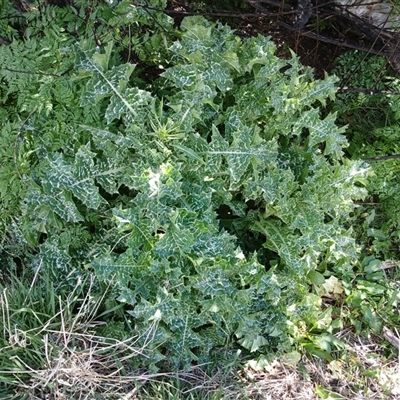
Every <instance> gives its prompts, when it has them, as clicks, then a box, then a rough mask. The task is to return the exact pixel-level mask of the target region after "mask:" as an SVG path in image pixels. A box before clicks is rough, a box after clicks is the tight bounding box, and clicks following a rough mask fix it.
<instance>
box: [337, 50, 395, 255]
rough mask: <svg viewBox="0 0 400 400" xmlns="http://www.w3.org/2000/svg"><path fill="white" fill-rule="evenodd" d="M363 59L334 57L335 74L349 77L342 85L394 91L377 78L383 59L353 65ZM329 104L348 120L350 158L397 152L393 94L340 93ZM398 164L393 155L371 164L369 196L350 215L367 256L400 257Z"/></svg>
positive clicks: (351, 55) (391, 85)
mask: <svg viewBox="0 0 400 400" xmlns="http://www.w3.org/2000/svg"><path fill="white" fill-rule="evenodd" d="M362 59H363V57H362V55H361V54H358V53H345V54H343V55H342V56H341V57H339V59H338V61H337V63H338V66H337V69H336V71H335V72H336V73H337V74H338V75H339V76H340V77H341V78H342V79H346V78H349V79H348V81H347V85H348V86H350V87H361V88H366V89H382V90H386V91H387V92H390V91H394V92H396V91H399V89H400V85H399V80H398V79H396V78H390V77H389V76H385V78H384V79H382V78H380V76H382V75H383V74H384V62H385V61H384V59H382V58H379V57H376V56H370V57H368V58H367V59H366V60H365V61H364V62H362V63H361V64H360V66H359V68H358V69H355V67H354V66H355V65H358V63H360V62H361V61H362ZM351 66H353V67H352V68H350V67H351ZM352 69H353V70H354V71H352ZM349 74H350V75H349ZM333 108H334V110H335V111H337V112H338V114H339V115H340V121H342V122H343V123H347V122H348V123H349V129H348V135H349V137H350V140H351V146H350V147H349V149H348V151H349V154H350V155H351V157H352V158H353V159H360V158H373V157H378V156H387V155H394V154H399V152H400V148H399V146H398V143H399V138H400V136H399V135H400V129H399V121H400V113H399V110H400V101H399V97H398V96H396V95H390V94H386V95H384V94H376V95H367V94H364V93H360V94H351V93H350V94H344V95H339V96H338V100H337V101H336V102H335V103H334V105H333ZM399 166H400V164H399V161H398V160H396V159H392V160H390V159H389V160H383V161H376V162H371V169H372V170H371V176H370V177H369V179H368V186H367V189H368V192H369V198H368V199H367V200H366V203H361V204H360V206H359V207H358V210H357V213H356V215H355V218H354V221H355V222H356V224H355V226H358V228H357V231H358V235H359V237H360V241H361V242H364V247H365V252H366V255H370V254H371V253H372V254H375V256H376V257H377V258H380V259H383V260H390V259H397V258H398V256H399V250H400V247H399V246H400V244H399V232H400V231H399V218H398V215H399V211H400V210H399V202H400V199H399V195H398V193H399V191H400V186H399V185H400V182H399V179H398V177H399ZM361 238H362V239H361ZM365 238H367V240H365Z"/></svg>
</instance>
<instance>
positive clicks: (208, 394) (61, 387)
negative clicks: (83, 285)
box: [0, 290, 400, 400]
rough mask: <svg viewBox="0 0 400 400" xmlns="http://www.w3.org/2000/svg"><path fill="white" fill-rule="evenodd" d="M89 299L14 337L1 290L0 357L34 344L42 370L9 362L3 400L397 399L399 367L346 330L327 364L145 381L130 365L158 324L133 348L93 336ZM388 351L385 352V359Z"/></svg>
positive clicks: (94, 309) (94, 310)
mask: <svg viewBox="0 0 400 400" xmlns="http://www.w3.org/2000/svg"><path fill="white" fill-rule="evenodd" d="M90 292H91V290H89V291H88V292H87V293H86V294H85V296H84V298H83V299H81V300H79V302H78V303H79V307H78V310H77V311H76V312H74V313H71V310H72V309H73V308H74V305H76V298H77V293H76V292H75V291H74V292H73V293H71V295H70V296H69V297H68V298H67V300H66V301H65V302H61V300H59V302H60V304H59V310H60V311H59V312H58V313H57V315H55V316H53V317H51V318H50V319H49V320H48V321H47V323H45V324H44V325H43V326H38V327H37V328H35V329H31V330H29V331H25V332H24V331H21V330H16V328H15V323H14V322H13V320H12V316H10V314H9V311H8V303H9V298H8V296H9V294H7V293H8V292H7V291H6V290H4V291H3V292H2V293H1V299H0V300H1V304H2V316H3V318H2V322H3V335H4V338H6V339H7V343H8V346H6V347H3V348H2V349H0V351H1V352H7V351H9V350H11V351H14V350H16V349H23V350H25V349H27V350H28V349H29V347H30V346H31V347H32V345H33V344H32V343H33V341H32V338H34V339H35V343H36V348H35V349H34V350H35V351H39V352H40V353H41V356H40V358H39V360H40V361H41V365H42V366H41V368H40V369H37V368H33V367H32V366H31V365H29V362H27V361H26V359H22V357H19V356H18V355H13V356H12V357H11V358H10V362H12V363H13V365H18V366H19V369H18V370H15V369H14V370H10V369H8V370H3V371H0V376H1V375H2V376H6V375H8V376H11V378H12V382H13V383H12V385H13V387H14V388H15V395H14V396H10V397H7V398H9V399H21V398H24V399H30V400H43V399H46V400H47V399H48V400H65V399H68V400H89V399H95V398H96V399H120V400H138V399H160V400H161V399H210V400H216V399H238V400H239V399H255V400H258V399H265V400H282V399H284V400H303V399H304V400H314V399H320V398H323V399H348V400H367V399H368V400H370V399H382V400H383V399H386V400H396V399H400V359H392V360H390V361H388V360H387V359H385V356H384V355H385V354H388V353H390V352H388V350H387V348H385V347H384V346H383V345H382V344H380V343H382V339H380V338H377V337H373V338H371V339H369V340H367V339H365V338H361V337H359V336H356V335H354V333H353V331H352V330H350V329H347V330H343V331H341V332H340V333H339V334H337V337H338V338H339V339H341V340H342V341H344V342H345V343H346V348H345V350H343V351H341V352H340V354H337V355H336V359H335V360H334V361H331V362H326V361H324V360H321V359H318V358H307V357H305V356H303V358H302V360H301V362H300V363H299V364H298V365H297V366H296V367H293V366H289V365H285V364H284V363H283V362H280V361H279V360H276V361H274V362H273V363H271V364H269V365H268V366H267V367H266V368H264V370H263V371H254V370H252V369H251V368H247V369H245V370H243V369H242V370H240V372H238V371H236V372H229V373H227V371H226V368H224V367H223V366H221V367H220V369H219V370H218V371H215V372H214V373H213V374H212V376H210V375H207V374H206V373H205V372H204V370H202V369H201V368H199V367H196V368H193V370H191V371H186V372H181V373H159V374H152V373H149V372H148V371H146V370H140V369H138V368H137V365H138V363H136V362H135V357H137V356H138V355H140V356H141V357H143V356H146V355H149V356H150V350H149V344H150V343H151V342H152V338H153V337H154V335H155V333H156V331H157V329H158V321H157V320H154V321H153V322H152V324H151V325H150V326H149V329H148V331H147V333H146V335H145V337H144V338H141V339H142V340H141V341H140V342H141V343H144V345H141V346H139V345H138V343H139V340H138V338H137V337H131V338H128V339H125V340H117V339H114V338H106V337H101V336H97V335H95V334H94V332H95V328H96V326H97V325H98V323H96V322H94V321H95V319H94V317H95V315H97V314H98V309H99V305H100V303H101V302H102V299H98V300H94V299H93V297H92V296H91V294H90ZM10 300H11V299H10ZM56 320H57V321H58V323H57V324H56V323H55V321H56ZM55 326H56V327H57V328H56V329H55ZM143 339H144V340H143ZM38 343H39V345H38ZM389 346H391V345H389ZM395 351H397V349H396V348H395V347H393V352H392V353H394V352H395ZM10 354H11V353H10ZM13 354H14V353H13ZM0 369H4V366H3V367H0ZM2 398H3V397H2Z"/></svg>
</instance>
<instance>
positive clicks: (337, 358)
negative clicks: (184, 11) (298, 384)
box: [0, 0, 400, 399]
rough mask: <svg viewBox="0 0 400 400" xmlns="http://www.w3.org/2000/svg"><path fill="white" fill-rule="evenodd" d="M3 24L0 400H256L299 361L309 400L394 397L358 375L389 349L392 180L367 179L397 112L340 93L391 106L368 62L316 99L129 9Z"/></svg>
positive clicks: (237, 41) (343, 67)
mask: <svg viewBox="0 0 400 400" xmlns="http://www.w3.org/2000/svg"><path fill="white" fill-rule="evenodd" d="M144 5H146V6H149V5H150V6H151V7H154V8H156V9H163V8H164V7H166V6H167V3H166V1H163V0H152V1H148V2H146V4H144ZM200 6H201V5H200ZM200 6H199V5H198V7H200ZM202 7H204V5H203V6H202ZM0 13H1V14H0V29H1V34H0V36H1V37H2V38H3V42H4V43H3V44H2V45H0V59H1V70H0V82H1V86H0V95H1V100H0V101H1V110H0V120H1V121H2V124H1V134H0V154H1V156H0V160H1V161H0V162H1V166H0V202H1V207H0V213H1V218H0V224H1V225H0V229H1V234H2V241H1V243H0V246H1V247H0V251H1V265H0V272H1V286H2V293H1V299H0V302H1V315H2V317H1V318H0V327H1V332H2V336H1V338H0V341H1V351H0V360H1V361H0V365H1V367H0V368H1V371H0V393H1V396H2V398H10V399H12V398H15V399H16V398H18V399H20V398H39V399H42V398H45V396H47V395H48V396H52V397H51V398H57V399H62V398H66V397H67V396H68V397H69V398H77V399H78V398H87V399H89V398H127V399H128V398H179V397H182V398H198V397H197V396H199V397H201V396H203V397H207V398H215V399H217V398H236V397H238V398H239V397H240V398H246V396H247V397H248V398H258V397H257V396H259V397H260V398H268V397H265V396H267V395H266V394H265V392H264V395H263V392H262V388H260V383H259V382H258V383H257V385H258V386H257V385H250V384H249V382H250V381H251V379H250V378H249V376H250V375H251V373H250V372H249V371H263V373H264V374H266V373H267V372H266V371H269V373H270V374H272V375H273V374H275V375H276V374H280V373H282V368H283V367H282V366H286V367H287V368H292V370H293V371H295V373H296V374H297V375H296V376H299V377H301V378H302V379H303V380H304V382H308V384H309V381H310V371H309V370H307V365H309V364H308V363H309V360H314V364H312V365H313V366H314V367H315V365H317V364H316V363H317V362H321V363H324V365H325V368H328V370H329V371H330V376H331V377H332V379H331V380H323V379H322V377H321V379H320V383H319V384H309V386H307V385H306V386H307V390H309V392H307V396H308V397H306V398H315V397H314V396H319V398H325V399H328V398H350V397H346V396H352V397H351V398H360V399H361V398H372V396H375V398H395V397H393V396H397V395H399V393H398V392H396V390H397V389H396V385H398V383H399V382H398V381H396V379H398V376H397V378H396V376H395V374H391V373H390V372H391V371H392V370H390V369H385V368H384V367H383V366H382V364H378V363H372V362H371V360H372V359H374V358H375V359H376V358H379V360H381V361H382V363H383V362H384V361H385V360H391V359H393V358H395V357H396V343H398V339H396V336H395V335H396V327H397V326H398V322H399V318H398V311H399V310H398V306H399V305H398V302H399V272H398V266H397V260H398V258H399V232H400V229H399V226H398V204H399V202H398V196H399V195H398V193H399V191H398V190H397V189H398V185H399V182H398V174H397V171H398V165H399V164H398V161H397V160H396V159H393V160H392V159H391V160H383V161H382V160H381V161H371V160H370V158H373V157H377V156H381V155H390V154H395V153H398V135H399V125H398V124H399V119H400V113H399V100H398V97H395V96H393V95H386V94H380V95H379V96H378V95H377V96H375V97H374V96H372V97H369V96H367V95H366V94H363V93H356V94H349V93H345V94H340V95H337V94H336V92H337V89H338V85H339V83H340V81H339V78H338V77H337V76H339V77H340V78H341V79H342V81H343V79H347V78H346V77H347V75H346V74H347V73H348V71H349V70H351V69H353V70H352V71H351V72H352V74H351V77H349V78H348V79H347V84H348V85H353V86H357V87H360V86H361V87H366V88H367V89H371V90H372V89H385V90H388V91H389V90H390V91H399V90H400V83H399V81H398V80H397V79H395V78H392V79H391V78H382V79H380V80H379V82H377V81H376V79H375V78H376V76H378V75H379V74H377V71H379V72H381V71H383V68H384V67H383V65H382V64H381V63H382V59H380V58H378V57H376V58H372V59H369V60H367V61H366V62H363V63H358V62H357V57H359V55H358V54H357V53H355V54H344V55H342V56H341V57H340V58H339V59H338V61H337V70H336V71H335V73H336V75H337V76H335V75H334V74H330V75H328V74H327V75H326V76H325V78H324V79H320V80H317V79H315V78H314V76H313V71H312V70H311V69H310V68H308V67H305V66H303V65H301V63H300V62H299V59H298V57H297V56H296V55H295V54H294V53H289V57H288V58H287V59H282V58H279V57H277V55H276V54H275V53H276V47H275V45H274V43H273V41H272V40H271V39H270V38H269V37H265V36H261V35H258V36H252V37H247V38H244V37H240V36H239V35H238V34H236V33H235V32H234V30H232V28H231V27H230V26H229V25H226V24H223V23H220V22H216V21H210V20H207V19H205V18H204V17H202V16H192V17H187V18H184V19H182V20H180V21H177V20H174V19H173V18H171V17H169V16H167V15H166V14H165V13H162V12H160V11H157V10H155V9H152V8H149V7H142V6H141V5H140V4H136V3H132V2H131V1H127V0H122V1H119V2H111V1H110V2H104V1H91V2H88V1H87V0H78V1H76V2H74V3H72V4H69V3H68V5H66V6H65V5H64V6H63V7H61V6H59V5H52V4H44V3H43V2H41V1H38V2H32V3H29V4H27V3H23V4H22V3H21V4H18V5H16V4H14V3H13V2H10V1H8V0H1V11H0ZM357 65H360V67H359V68H358V72H357V71H354V69H355V66H357ZM386 76H389V73H388V71H385V72H384V77H386ZM351 80H352V81H351ZM369 85H370V86H369ZM377 85H381V86H377ZM367 110H368V114H367V116H368V117H367V118H366V111H367ZM345 125H348V127H347V130H346V128H345V127H344V126H345ZM366 132H367V133H366ZM366 159H367V160H366ZM382 334H384V335H385V337H386V339H387V340H389V342H388V341H383V339H380V340H379V341H378V342H377V343H378V344H376V343H375V344H374V346H378V347H374V349H377V350H376V351H375V350H374V351H372V353H371V354H368V355H367V356H366V355H365V353H362V357H364V358H366V359H368V362H367V365H368V367H367V371H363V370H362V368H363V365H364V366H365V364H363V363H362V362H361V360H360V359H361V358H362V357H361V351H359V352H357V350H356V349H359V348H360V346H361V347H368V348H369V349H370V348H371V346H370V345H369V344H368V343H369V342H368V341H370V340H372V339H374V338H375V339H376V338H377V337H379V336H381V335H382ZM350 337H351V340H353V342H352V344H351V345H350V344H349V343H350V342H351V340H350V339H349V340H347V339H348V338H350ZM358 337H362V338H363V339H362V340H363V341H359V344H360V345H359V344H357V343H356V341H355V339H354V338H358ZM376 340H377V339H376ZM396 340H397V342H396ZM390 341H391V344H390ZM371 343H372V342H371ZM393 343H394V344H393ZM276 359H279V360H280V362H281V363H282V364H279V368H280V369H279V368H278V367H277V365H276V364H274V360H276ZM315 360H319V361H315ZM275 362H276V361H275ZM351 364H353V365H352V367H351V368H352V371H350V372H346V371H347V370H346V369H345V367H344V366H349V365H351ZM327 366H328V367H327ZM274 368H275V369H274ZM277 370H279V371H278V372H277ZM317 370H318V368H316V369H315V371H317ZM237 371H242V374H244V375H242V376H241V379H242V381H241V383H237V382H236V383H232V382H233V381H232V380H231V376H232V374H235V373H237ZM243 371H247V372H243ZM271 371H272V372H271ZM314 373H315V374H317V372H314ZM246 374H247V375H246ZM249 374H250V375H249ZM346 374H347V376H345V375H346ZM272 375H271V376H272ZM351 375H353V377H356V378H357V379H358V381H357V380H354V379H353V380H351ZM299 379H300V378H299ZM160 380H163V382H164V384H161V383H160ZM253 380H254V379H253ZM256 380H257V379H256ZM344 381H346V382H349V383H348V385H347V387H346V390H347V391H345V392H342V393H341V392H340V390H339V389H338V388H337V387H336V386H339V383H340V382H344ZM335 382H336V384H335ZM368 382H374V385H371V384H367V383H368ZM310 385H311V386H310ZM289 386H290V385H289ZM292 386H293V385H292ZM303 386H304V385H303ZM193 388H197V389H193ZM199 388H201V390H200V389H199ZM256 388H257V390H256ZM299 390H300V389H299ZM184 393H186V394H184ZM277 393H278V392H277ZM292 395H293V396H297V397H296V398H300V397H299V392H296V391H294V392H293V393H292ZM123 396H125V397H123ZM235 396H236V397H235ZM262 396H264V397H262ZM279 396H281V397H280V398H282V396H283V394H282V393H279ZM335 396H336V397H335ZM356 396H359V397H356ZM363 396H365V397H363ZM377 396H381V397H377ZM382 396H386V397H382ZM269 398H274V397H272V395H271V397H269ZM286 398H289V397H288V395H287V394H286Z"/></svg>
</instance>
